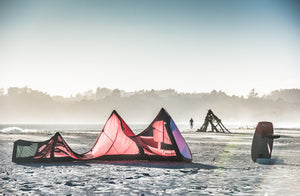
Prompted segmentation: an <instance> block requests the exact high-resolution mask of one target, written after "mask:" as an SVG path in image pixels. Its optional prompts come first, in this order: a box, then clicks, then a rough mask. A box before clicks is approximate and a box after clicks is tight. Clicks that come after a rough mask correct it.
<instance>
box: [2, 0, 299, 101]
mask: <svg viewBox="0 0 300 196" xmlns="http://www.w3.org/2000/svg"><path fill="white" fill-rule="evenodd" d="M299 43H300V5H299V1H297V0H282V1H279V0H257V1H240V0H235V1H233V0H226V1H225V0H218V1H217V0H207V1H201V0H195V1H189V0H182V1H178V0H164V1H161V0H149V1H146V0H107V1H76V0H69V1H68V0H65V1H61V0H57V1H55V0H54V1H53V0H51V1H50V0H49V1H39V0H36V1H33V0H27V1H14V0H7V1H5V0H0V88H8V87H10V86H18V87H23V86H28V87H30V88H33V89H38V90H41V91H44V92H48V93H49V94H52V95H63V96H68V95H70V94H71V93H72V94H75V93H77V92H82V91H86V90H89V89H95V88H96V87H98V86H100V87H107V88H119V89H122V90H126V91H135V90H141V89H148V90H150V89H167V88H173V89H175V90H177V91H179V92H210V91H212V90H214V89H216V90H222V91H224V92H226V93H227V94H229V95H232V94H235V95H247V94H248V93H249V91H250V89H252V88H255V89H256V90H257V91H258V92H259V94H260V95H263V94H266V93H270V92H271V91H272V90H276V89H282V88H300V79H299V76H300V74H299V73H300V44H299Z"/></svg>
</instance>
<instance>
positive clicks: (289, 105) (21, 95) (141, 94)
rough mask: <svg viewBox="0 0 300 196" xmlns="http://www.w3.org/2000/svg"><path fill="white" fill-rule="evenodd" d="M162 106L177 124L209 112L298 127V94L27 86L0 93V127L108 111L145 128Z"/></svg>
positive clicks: (94, 118) (93, 117)
mask: <svg viewBox="0 0 300 196" xmlns="http://www.w3.org/2000/svg"><path fill="white" fill-rule="evenodd" d="M161 107H164V108H165V109H166V110H167V111H168V112H169V113H170V115H171V116H172V117H173V118H174V120H175V121H177V122H188V120H189V119H190V118H193V119H194V120H195V121H199V122H200V121H201V122H202V121H203V119H204V118H205V115H206V112H207V110H208V109H212V110H213V111H214V113H215V114H216V115H217V116H219V117H220V118H221V119H222V120H223V121H227V122H241V121H243V122H256V121H261V120H268V121H280V122H297V121H298V119H299V116H300V89H281V90H276V91H272V92H271V93H270V94H267V95H263V96H258V94H257V93H256V91H255V89H251V91H250V92H249V94H248V96H247V97H243V96H235V95H232V96H230V95H227V94H226V93H225V92H223V91H216V90H212V91H211V92H209V93H180V92H177V91H175V90H174V89H165V90H140V91H135V92H126V91H123V90H120V89H108V88H100V87H98V88H97V89H95V90H88V91H86V92H83V93H78V94H76V95H73V96H70V97H62V96H50V95H49V94H47V93H45V92H41V91H38V90H33V89H31V88H28V87H23V88H19V87H11V88H8V89H7V90H6V91H5V90H4V89H0V123H6V122H16V123H18V122H34V123H39V122H42V123H45V122H50V123H56V122H57V123H63V122H72V123H78V122H87V123H88V122H93V123H97V122H105V121H106V120H107V118H108V117H109V115H110V113H111V112H112V111H113V110H116V111H117V112H118V113H119V114H120V115H121V116H122V117H123V118H124V120H125V121H127V122H132V123H144V122H147V123H148V122H150V121H151V120H152V119H153V118H154V117H155V115H156V114H157V113H158V111H159V110H160V108H161Z"/></svg>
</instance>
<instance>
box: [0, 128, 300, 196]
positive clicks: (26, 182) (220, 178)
mask: <svg viewBox="0 0 300 196" xmlns="http://www.w3.org/2000/svg"><path fill="white" fill-rule="evenodd" d="M231 131H232V132H233V133H232V134H223V133H212V132H206V133H199V132H195V131H189V130H184V131H183V132H182V135H183V137H184V138H185V140H186V141H187V143H188V145H189V147H190V150H191V152H192V154H193V162H192V163H176V162H148V161H126V162H125V161H118V162H87V163H64V164H24V165H20V164H15V163H13V162H11V156H12V150H13V142H14V141H16V140H18V139H24V140H32V141H43V140H47V139H49V138H50V137H51V136H52V135H53V134H54V133H55V131H47V132H45V131H44V132H34V133H0V147H1V152H0V157H1V158H0V160H1V162H0V164H1V167H0V194H1V195H23V194H25V195H32V194H34V195H297V194H299V192H300V187H299V184H300V156H299V154H300V131H299V130H296V129H288V130H285V129H280V130H275V133H276V134H279V135H281V138H279V139H277V140H275V142H274V148H273V154H272V158H276V159H278V160H283V161H284V163H280V164H275V165H262V164H257V163H254V162H252V160H251V156H250V150H251V142H252V137H253V132H254V130H231ZM60 132H61V134H62V136H63V137H64V139H65V140H66V141H67V143H68V144H69V145H70V147H71V148H72V149H73V150H74V151H75V152H78V153H83V152H86V151H88V150H89V149H90V148H91V147H92V146H93V144H94V142H95V140H96V138H97V137H98V135H99V132H96V131H82V132H81V131H60Z"/></svg>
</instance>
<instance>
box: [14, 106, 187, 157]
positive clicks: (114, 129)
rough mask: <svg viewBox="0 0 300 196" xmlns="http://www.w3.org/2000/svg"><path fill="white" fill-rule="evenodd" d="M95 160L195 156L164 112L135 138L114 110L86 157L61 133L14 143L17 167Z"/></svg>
mask: <svg viewBox="0 0 300 196" xmlns="http://www.w3.org/2000/svg"><path fill="white" fill-rule="evenodd" d="M92 160H105V161H106V160H109V161H114V160H161V161H185V162H191V161H192V153H191V151H190V149H189V147H188V145H187V143H186V142H185V140H184V138H183V137H182V135H181V133H180V131H179V129H178V128H177V126H176V124H175V122H174V121H173V119H172V118H171V116H170V115H169V114H168V112H167V111H166V110H165V109H163V108H162V109H161V110H160V112H159V113H158V115H157V116H156V118H155V119H154V120H153V121H152V123H151V124H150V125H149V126H148V127H147V128H146V129H145V130H144V131H143V132H141V133H140V134H138V135H135V134H134V133H133V131H132V130H131V129H130V128H129V126H128V125H127V124H126V123H125V121H124V120H123V119H122V118H121V116H120V115H119V114H118V113H117V112H116V111H115V110H114V111H113V112H112V114H111V115H110V117H109V118H108V120H107V121H106V123H105V125H104V127H103V129H102V131H101V133H100V135H99V137H98V138H97V140H96V142H95V144H94V146H93V147H92V148H91V150H89V151H88V152H86V153H83V154H78V153H76V152H74V151H73V150H72V149H71V148H70V147H69V145H68V144H67V143H66V141H65V140H64V139H63V137H62V136H61V134H60V133H59V132H57V133H55V134H54V135H53V136H52V137H51V138H50V139H49V140H46V141H43V142H33V141H25V140H17V141H15V142H14V149H13V155H12V161H13V162H15V163H31V162H35V163H43V162H70V161H78V162H79V161H92Z"/></svg>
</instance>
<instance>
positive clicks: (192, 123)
mask: <svg viewBox="0 0 300 196" xmlns="http://www.w3.org/2000/svg"><path fill="white" fill-rule="evenodd" d="M193 125H194V120H193V118H191V120H190V126H191V129H193Z"/></svg>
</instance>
